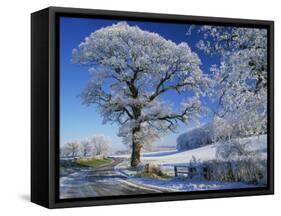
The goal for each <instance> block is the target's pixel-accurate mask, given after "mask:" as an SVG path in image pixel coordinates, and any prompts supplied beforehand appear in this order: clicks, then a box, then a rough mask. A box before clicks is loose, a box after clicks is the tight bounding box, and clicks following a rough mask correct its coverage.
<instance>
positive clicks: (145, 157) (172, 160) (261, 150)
mask: <svg viewBox="0 0 281 216" xmlns="http://www.w3.org/2000/svg"><path fill="white" fill-rule="evenodd" d="M241 142H242V143H245V144H246V147H247V148H248V149H250V150H253V151H256V152H257V153H258V155H259V156H261V157H262V158H266V157H267V136H266V135H261V136H253V137H247V138H243V139H241ZM219 145H220V143H214V144H211V145H207V146H204V147H199V148H196V149H191V150H186V151H177V150H171V151H159V152H149V153H143V154H142V156H141V161H142V163H143V164H146V163H154V164H159V165H161V168H162V169H163V171H165V172H166V173H167V174H169V175H172V174H173V169H174V165H184V164H188V163H190V161H192V159H193V158H194V157H195V158H196V159H197V160H200V161H201V162H203V161H208V160H213V159H216V158H217V157H216V152H217V148H218V146H219ZM113 157H121V158H125V159H127V161H124V162H123V163H121V164H119V165H118V167H116V168H117V169H118V170H119V171H120V172H123V173H124V172H126V174H127V175H133V174H134V171H130V170H127V169H126V167H128V166H129V163H128V160H129V158H130V155H117V156H113Z"/></svg>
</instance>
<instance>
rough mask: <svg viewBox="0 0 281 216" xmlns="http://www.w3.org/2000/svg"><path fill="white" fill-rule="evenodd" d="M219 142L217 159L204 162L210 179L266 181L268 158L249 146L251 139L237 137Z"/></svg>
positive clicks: (259, 182)
mask: <svg viewBox="0 0 281 216" xmlns="http://www.w3.org/2000/svg"><path fill="white" fill-rule="evenodd" d="M218 144H219V146H218V147H217V152H216V156H217V159H216V160H212V161H208V162H205V163H204V166H205V167H206V168H207V172H208V173H207V176H208V179H209V180H218V181H235V182H246V183H252V184H265V183H266V181H267V160H266V159H264V158H261V157H260V156H259V155H258V154H257V153H256V151H254V150H251V149H250V148H249V147H248V146H249V144H251V143H250V141H245V140H241V139H239V138H237V139H229V140H227V141H222V142H219V143H218Z"/></svg>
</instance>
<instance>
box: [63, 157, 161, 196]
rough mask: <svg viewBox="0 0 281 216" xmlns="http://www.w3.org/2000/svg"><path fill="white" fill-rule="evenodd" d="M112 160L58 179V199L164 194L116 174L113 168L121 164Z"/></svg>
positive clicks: (117, 160)
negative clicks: (101, 165) (104, 164)
mask: <svg viewBox="0 0 281 216" xmlns="http://www.w3.org/2000/svg"><path fill="white" fill-rule="evenodd" d="M121 162H122V159H121V158H114V159H113V162H112V163H111V164H108V165H106V166H103V167H100V168H96V169H95V168H92V167H83V168H81V169H79V170H78V171H75V172H73V173H71V174H70V175H68V176H67V177H61V178H60V198H61V199H65V198H83V197H98V196H114V195H117V196H118V195H135V194H147V193H160V192H164V191H162V190H161V189H158V188H157V189H156V188H151V187H147V186H145V185H137V184H135V183H132V182H130V181H128V180H127V177H125V176H122V175H120V174H118V173H117V172H116V171H115V170H114V167H115V166H116V165H117V164H119V163H121Z"/></svg>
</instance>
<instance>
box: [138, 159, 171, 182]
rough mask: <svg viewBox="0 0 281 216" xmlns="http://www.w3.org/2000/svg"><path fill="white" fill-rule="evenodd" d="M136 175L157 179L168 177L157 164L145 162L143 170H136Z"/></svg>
mask: <svg viewBox="0 0 281 216" xmlns="http://www.w3.org/2000/svg"><path fill="white" fill-rule="evenodd" d="M136 176H139V177H147V178H157V179H163V178H169V176H168V175H167V174H166V173H164V172H163V171H162V170H161V168H160V166H159V165H157V164H149V163H147V164H145V165H144V168H143V171H141V172H138V173H137V175H136Z"/></svg>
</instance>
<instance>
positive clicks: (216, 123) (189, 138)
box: [177, 118, 235, 150]
mask: <svg viewBox="0 0 281 216" xmlns="http://www.w3.org/2000/svg"><path fill="white" fill-rule="evenodd" d="M234 135H235V133H234V130H233V127H232V126H231V125H230V124H229V123H228V122H227V121H225V120H223V119H221V118H215V119H214V120H213V121H212V122H211V123H209V124H206V125H203V126H201V127H198V128H194V129H192V130H189V131H187V132H186V133H183V134H181V135H180V136H179V137H178V138H177V149H178V150H188V149H193V148H198V147H201V146H205V145H209V144H212V143H213V142H217V141H219V140H220V141H221V140H227V139H229V138H230V137H233V136H234Z"/></svg>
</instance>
